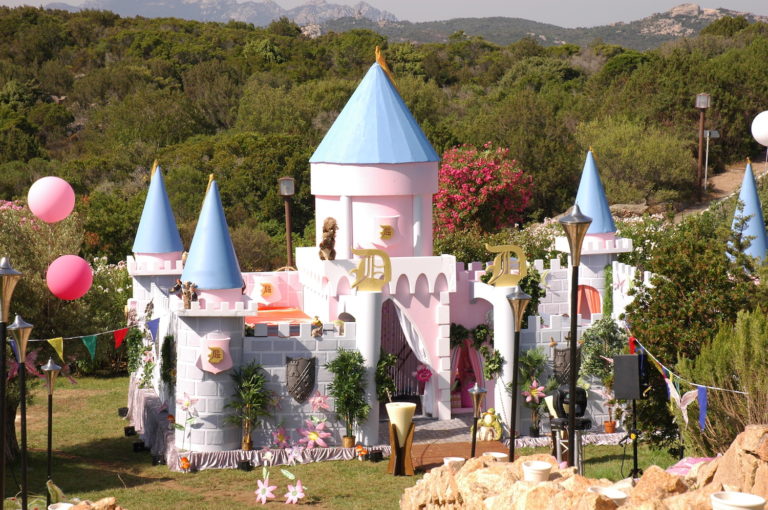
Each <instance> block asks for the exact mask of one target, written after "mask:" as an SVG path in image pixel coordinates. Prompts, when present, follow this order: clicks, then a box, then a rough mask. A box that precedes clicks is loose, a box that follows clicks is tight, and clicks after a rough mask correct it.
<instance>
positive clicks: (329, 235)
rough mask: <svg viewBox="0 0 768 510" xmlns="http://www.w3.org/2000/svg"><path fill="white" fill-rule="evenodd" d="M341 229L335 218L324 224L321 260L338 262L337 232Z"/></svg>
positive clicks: (328, 219)
mask: <svg viewBox="0 0 768 510" xmlns="http://www.w3.org/2000/svg"><path fill="white" fill-rule="evenodd" d="M338 229H339V227H338V225H336V220H335V219H334V218H326V219H325V221H324V222H323V240H322V241H321V242H320V260H336V248H335V247H336V231H337V230H338Z"/></svg>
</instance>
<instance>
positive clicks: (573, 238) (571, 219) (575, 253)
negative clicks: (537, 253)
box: [560, 204, 592, 466]
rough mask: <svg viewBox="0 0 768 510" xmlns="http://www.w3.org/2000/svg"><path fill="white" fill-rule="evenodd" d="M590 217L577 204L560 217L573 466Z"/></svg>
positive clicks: (570, 455) (570, 454) (571, 462)
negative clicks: (566, 256)
mask: <svg viewBox="0 0 768 510" xmlns="http://www.w3.org/2000/svg"><path fill="white" fill-rule="evenodd" d="M591 223H592V218H590V217H589V216H585V215H583V214H582V213H581V210H580V209H579V206H578V204H577V205H574V206H573V209H571V214H569V215H568V216H563V217H562V218H560V225H562V226H563V230H564V231H565V237H566V238H568V245H569V246H570V248H571V340H570V346H569V347H570V370H571V372H570V374H569V376H570V377H569V379H570V381H569V384H568V403H569V404H571V406H570V407H571V408H570V409H569V411H568V465H569V466H573V462H574V457H575V452H576V412H575V411H576V406H575V405H573V403H574V402H575V399H576V379H577V376H578V371H579V369H578V367H577V366H576V365H577V360H576V358H577V345H576V344H577V342H576V315H577V313H578V300H579V264H581V245H582V243H583V242H584V236H585V235H587V230H589V225H590V224H591Z"/></svg>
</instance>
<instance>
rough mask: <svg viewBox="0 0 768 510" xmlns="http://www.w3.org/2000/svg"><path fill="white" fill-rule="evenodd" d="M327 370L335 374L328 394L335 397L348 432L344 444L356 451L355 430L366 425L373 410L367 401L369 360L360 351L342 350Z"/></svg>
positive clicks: (340, 417)
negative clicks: (366, 371) (366, 387)
mask: <svg viewBox="0 0 768 510" xmlns="http://www.w3.org/2000/svg"><path fill="white" fill-rule="evenodd" d="M325 368H326V369H327V370H328V371H329V372H331V373H332V374H333V382H332V383H331V384H330V385H329V386H328V394H329V395H330V396H331V397H333V401H334V405H335V409H336V414H337V416H338V417H339V419H340V420H341V421H342V422H344V427H345V430H346V435H345V436H344V437H343V438H342V444H343V446H344V447H345V448H352V447H354V446H355V435H354V427H355V425H359V424H361V423H364V422H365V420H366V419H367V418H368V413H369V412H370V410H371V406H370V405H369V404H368V402H367V401H366V399H365V360H364V359H363V355H362V354H360V353H359V352H357V351H348V350H346V349H343V348H339V350H338V351H336V358H335V359H334V360H333V361H330V362H328V363H327V364H326V365H325Z"/></svg>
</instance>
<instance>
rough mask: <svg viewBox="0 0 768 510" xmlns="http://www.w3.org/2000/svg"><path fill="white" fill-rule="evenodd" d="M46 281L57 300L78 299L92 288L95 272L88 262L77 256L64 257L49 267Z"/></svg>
mask: <svg viewBox="0 0 768 510" xmlns="http://www.w3.org/2000/svg"><path fill="white" fill-rule="evenodd" d="M45 280H46V282H47V283H48V288H49V289H50V290H51V292H52V293H53V295H54V296H56V297H57V298H59V299H66V300H72V299H78V298H81V297H83V296H84V295H85V293H86V292H88V289H90V288H91V284H92V283H93V271H92V270H91V266H90V265H88V262H86V261H85V260H84V259H82V258H80V257H78V256H77V255H62V256H61V257H59V258H57V259H56V260H54V261H53V262H51V265H50V266H48V272H47V273H46V275H45Z"/></svg>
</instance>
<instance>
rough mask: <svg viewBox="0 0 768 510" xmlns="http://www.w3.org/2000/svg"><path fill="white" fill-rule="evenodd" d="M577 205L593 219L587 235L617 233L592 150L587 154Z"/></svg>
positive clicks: (577, 194)
mask: <svg viewBox="0 0 768 510" xmlns="http://www.w3.org/2000/svg"><path fill="white" fill-rule="evenodd" d="M576 203H577V204H578V206H579V209H581V212H582V213H584V214H586V215H587V216H589V217H590V218H592V224H591V225H590V226H589V230H587V234H608V233H612V232H616V225H615V224H614V223H613V215H611V208H610V207H609V206H608V198H606V196H605V189H604V188H603V183H602V181H601V180H600V174H599V173H598V171H597V165H596V164H595V158H594V156H593V155H592V150H590V151H589V152H587V160H586V161H585V162H584V170H583V171H582V173H581V182H580V183H579V191H578V193H576Z"/></svg>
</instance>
